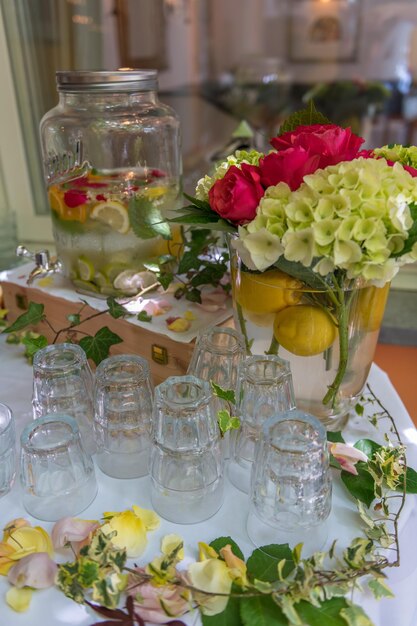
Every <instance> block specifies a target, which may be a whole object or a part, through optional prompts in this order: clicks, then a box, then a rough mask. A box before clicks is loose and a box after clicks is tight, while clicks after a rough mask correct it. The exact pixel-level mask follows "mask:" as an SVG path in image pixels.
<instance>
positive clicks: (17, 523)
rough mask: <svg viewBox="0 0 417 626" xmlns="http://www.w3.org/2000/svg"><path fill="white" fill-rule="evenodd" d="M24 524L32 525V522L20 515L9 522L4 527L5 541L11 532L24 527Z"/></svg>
mask: <svg viewBox="0 0 417 626" xmlns="http://www.w3.org/2000/svg"><path fill="white" fill-rule="evenodd" d="M22 526H32V524H31V523H30V522H28V521H27V519H24V518H23V517H18V518H16V519H13V520H12V521H11V522H9V523H8V524H7V525H6V526H5V527H4V529H3V531H4V534H3V541H6V539H8V537H10V533H12V532H13V531H14V530H16V529H17V528H22Z"/></svg>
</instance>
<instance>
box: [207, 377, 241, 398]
mask: <svg viewBox="0 0 417 626" xmlns="http://www.w3.org/2000/svg"><path fill="white" fill-rule="evenodd" d="M210 385H211V388H212V389H213V393H214V395H215V396H217V398H220V400H226V402H231V404H236V396H235V392H234V391H233V389H223V387H220V385H218V384H217V383H215V382H214V380H211V381H210Z"/></svg>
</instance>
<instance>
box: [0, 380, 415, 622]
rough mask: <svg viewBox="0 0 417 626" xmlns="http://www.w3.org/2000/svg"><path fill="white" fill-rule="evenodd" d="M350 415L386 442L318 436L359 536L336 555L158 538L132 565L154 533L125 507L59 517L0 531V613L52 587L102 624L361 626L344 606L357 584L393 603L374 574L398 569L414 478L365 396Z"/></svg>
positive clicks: (156, 522) (374, 403)
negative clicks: (154, 548) (359, 413)
mask: <svg viewBox="0 0 417 626" xmlns="http://www.w3.org/2000/svg"><path fill="white" fill-rule="evenodd" d="M360 407H361V410H364V409H365V407H366V408H367V410H368V408H371V410H374V411H375V412H374V414H373V415H371V416H370V419H371V421H372V423H379V421H381V422H382V423H384V424H386V420H388V421H389V424H390V427H389V431H390V432H391V433H394V437H395V438H394V441H391V440H390V439H389V438H388V436H387V437H386V438H385V441H384V444H383V445H382V444H379V443H377V442H375V441H372V440H370V439H361V440H359V441H357V442H356V443H355V446H352V445H348V444H346V443H345V442H344V440H343V438H342V436H341V433H337V434H332V435H330V436H329V449H330V452H331V459H332V461H331V462H332V465H333V467H334V468H335V480H341V482H342V483H343V485H344V486H345V488H346V489H347V491H348V493H349V495H350V496H351V497H353V498H354V500H355V503H356V506H357V511H358V522H359V524H360V525H361V528H362V530H363V535H362V536H358V537H355V538H354V539H353V540H352V541H351V543H350V544H349V545H348V546H347V547H343V546H339V545H336V541H334V542H333V543H332V545H331V547H330V549H329V550H328V551H327V552H315V553H313V554H310V555H305V556H304V555H303V556H302V544H299V545H297V546H294V547H292V548H290V547H289V546H288V545H287V544H285V545H270V546H263V547H261V548H257V549H255V550H254V551H253V552H252V554H251V555H250V556H249V557H248V558H247V559H245V557H244V555H243V553H242V551H241V550H240V548H239V546H238V544H237V543H236V542H235V541H234V540H233V539H232V538H231V537H219V538H217V539H214V540H213V541H211V542H210V544H208V543H206V542H204V541H200V542H199V544H198V550H197V551H194V552H190V553H189V554H186V548H187V552H188V548H189V547H188V546H185V545H184V542H183V540H182V538H181V537H180V536H178V535H176V534H168V535H165V536H163V537H162V540H161V543H160V552H161V553H160V555H158V556H156V557H154V558H153V559H152V560H151V561H149V562H147V563H145V564H142V565H138V564H136V563H135V562H133V563H132V561H131V560H132V559H134V560H135V561H136V560H137V559H138V558H139V557H141V556H142V555H143V553H144V551H145V548H146V546H147V542H148V533H150V532H154V531H156V529H158V528H159V526H160V524H161V520H160V519H159V517H158V516H157V515H156V514H155V513H154V512H153V511H149V510H147V509H144V508H141V507H139V506H136V505H133V506H132V507H131V508H130V509H127V510H125V511H121V512H114V511H113V512H105V513H104V514H103V516H102V519H101V520H91V519H89V520H84V519H79V518H71V517H65V518H63V519H60V520H58V521H57V522H56V523H55V524H54V525H53V527H52V529H51V531H50V533H48V532H47V531H46V530H45V529H43V528H42V527H40V526H35V527H34V526H32V525H31V524H30V522H29V521H28V520H26V519H23V518H18V519H14V520H11V521H10V522H9V523H7V524H6V525H5V527H4V528H3V537H2V541H0V575H3V576H7V578H8V582H9V584H10V586H9V589H8V591H7V593H6V596H5V600H6V602H7V604H8V605H9V606H10V607H11V608H12V609H14V610H15V611H18V612H23V611H26V610H28V608H29V606H30V602H31V598H32V595H33V593H34V592H35V593H37V590H42V589H46V588H48V587H52V586H55V587H56V588H57V589H58V590H60V591H61V592H62V593H64V594H65V596H66V597H67V598H70V599H71V600H73V601H74V602H77V603H79V604H84V605H87V606H88V607H90V609H92V611H94V612H96V613H97V614H98V615H99V616H100V617H104V618H106V622H105V623H106V624H115V625H116V624H124V625H125V626H134V625H135V624H137V625H138V626H144V625H145V621H146V623H150V624H166V623H172V624H173V626H174V625H175V626H180V625H182V626H184V622H183V621H182V620H181V617H182V616H183V615H186V614H187V613H189V612H191V611H198V613H199V614H200V617H201V620H202V623H203V626H208V625H209V624H212V623H219V624H220V623H224V624H236V625H241V626H256V625H257V624H260V623H268V624H269V623H271V624H275V623H276V624H282V625H283V626H284V625H287V626H290V625H295V626H296V625H297V624H301V623H303V624H311V625H313V624H317V623H322V620H323V616H324V615H329V616H330V621H331V623H332V624H333V623H334V624H335V625H336V624H337V625H340V626H347V625H350V626H353V625H355V626H359V625H361V626H372V622H371V621H370V619H369V618H368V617H367V616H366V614H365V613H364V611H363V609H362V608H361V607H360V606H358V605H357V604H355V603H354V601H353V598H352V597H349V596H350V593H351V592H353V590H354V589H355V588H357V587H359V580H360V581H361V583H364V582H365V581H366V585H367V587H368V588H369V590H370V591H371V592H372V593H373V595H374V597H375V598H376V599H379V598H381V597H392V592H391V591H390V589H389V587H388V586H387V584H386V581H385V574H384V569H385V568H387V567H392V566H398V565H399V558H400V554H399V537H398V523H399V518H400V514H401V511H402V509H403V506H404V501H405V497H406V493H416V492H417V473H416V472H415V471H414V470H413V469H411V468H410V467H407V462H406V456H405V447H404V445H403V444H402V442H401V440H400V439H399V437H398V436H397V435H398V432H397V430H396V427H395V422H394V421H393V418H392V417H391V416H390V415H389V414H388V413H387V411H386V410H385V408H384V407H383V405H382V404H381V403H380V401H379V400H378V399H377V398H376V396H375V395H374V394H373V392H372V390H371V389H370V388H369V389H368V393H367V394H366V396H364V397H363V399H362V403H361V405H360ZM395 499H398V503H397V504H395V502H396V500H395ZM387 549H389V550H390V552H389V553H388V554H389V555H393V557H392V558H390V559H388V557H387V556H386V550H387ZM55 552H57V553H58V554H59V557H58V558H56V556H55ZM65 558H66V559H68V560H65ZM63 559H64V560H63ZM362 579H364V580H362ZM347 594H349V595H347ZM123 603H124V605H123ZM213 618H214V619H215V620H216V621H214V620H213ZM217 620H218V621H217ZM194 621H195V620H194ZM99 623H101V621H98V622H96V621H94V624H97V625H98V624H99ZM329 623H330V622H329Z"/></svg>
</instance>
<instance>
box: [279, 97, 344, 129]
mask: <svg viewBox="0 0 417 626" xmlns="http://www.w3.org/2000/svg"><path fill="white" fill-rule="evenodd" d="M331 123H332V122H331V121H330V120H329V119H328V118H327V117H326V116H325V115H323V114H322V113H320V111H317V109H316V107H315V106H314V102H313V100H310V102H309V103H308V106H307V107H306V108H305V109H301V110H300V111H295V112H294V113H292V115H290V116H289V117H287V119H286V120H285V121H284V122H283V123H282V124H281V126H280V128H279V134H280V135H283V134H284V133H287V132H289V131H291V130H295V129H296V128H297V127H298V126H310V124H331Z"/></svg>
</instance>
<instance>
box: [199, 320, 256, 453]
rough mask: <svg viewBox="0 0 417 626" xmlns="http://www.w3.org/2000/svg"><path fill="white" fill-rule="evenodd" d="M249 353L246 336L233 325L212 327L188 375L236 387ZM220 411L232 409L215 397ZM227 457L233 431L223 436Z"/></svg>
mask: <svg viewBox="0 0 417 626" xmlns="http://www.w3.org/2000/svg"><path fill="white" fill-rule="evenodd" d="M245 356H246V349H245V342H244V340H243V337H242V335H241V334H240V333H239V332H237V331H236V330H234V329H233V328H219V327H217V326H214V327H211V328H209V329H208V330H206V331H202V332H200V333H199V335H198V337H197V340H196V344H195V348H194V351H193V354H192V356H191V361H190V365H189V367H188V372H187V373H188V374H191V375H193V376H197V378H201V379H202V380H207V381H209V382H210V381H213V382H215V383H217V384H218V385H220V387H222V388H223V389H233V390H235V389H236V383H237V371H238V366H239V363H241V362H242V361H243V359H244V358H245ZM215 404H216V407H217V408H216V410H217V411H219V410H221V409H224V408H226V409H228V408H229V407H228V406H227V405H226V404H225V402H224V400H220V399H219V398H216V399H215ZM222 443H223V449H224V455H225V457H226V458H227V457H229V456H230V443H229V433H226V434H225V436H224V438H223V442H222Z"/></svg>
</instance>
